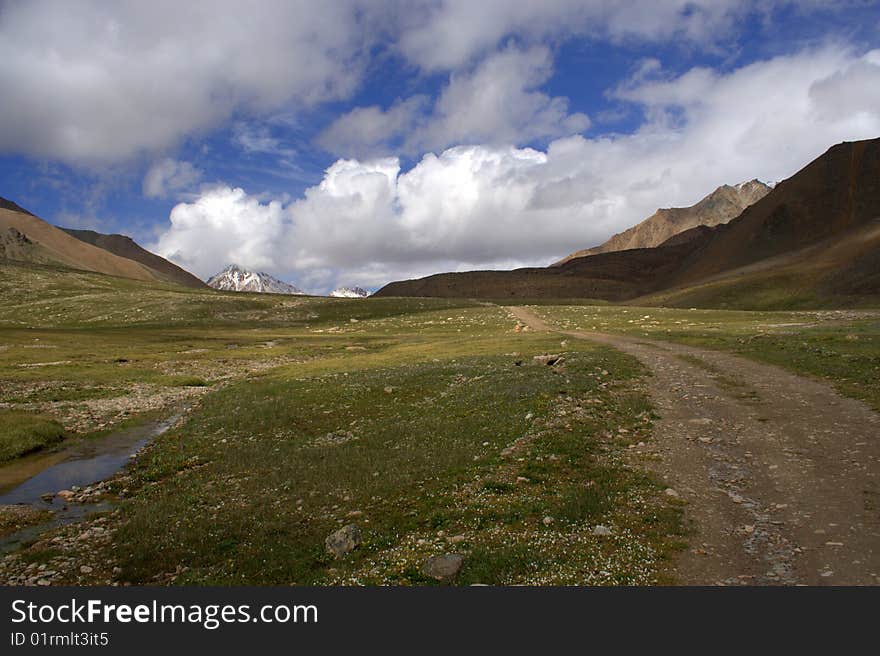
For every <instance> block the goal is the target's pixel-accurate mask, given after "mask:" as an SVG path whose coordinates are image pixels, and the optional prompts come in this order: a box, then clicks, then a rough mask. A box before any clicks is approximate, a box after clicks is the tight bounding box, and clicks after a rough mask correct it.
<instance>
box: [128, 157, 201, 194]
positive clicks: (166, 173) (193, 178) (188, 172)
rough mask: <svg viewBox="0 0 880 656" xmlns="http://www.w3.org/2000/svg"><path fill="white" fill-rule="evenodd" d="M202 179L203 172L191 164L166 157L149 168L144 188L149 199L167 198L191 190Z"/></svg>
mask: <svg viewBox="0 0 880 656" xmlns="http://www.w3.org/2000/svg"><path fill="white" fill-rule="evenodd" d="M201 179H202V171H201V170H199V169H198V168H196V167H195V166H193V165H192V164H191V163H189V162H182V161H180V160H176V159H172V158H170V157H166V158H165V159H163V160H161V161H159V162H156V163H155V164H153V165H152V166H151V167H150V168H149V170H148V171H147V174H146V175H145V176H144V182H143V185H142V187H143V192H144V196H146V197H147V198H167V197H168V196H170V195H171V194H172V193H174V192H179V191H185V190H187V189H190V188H191V187H192V186H193V185H194V184H195V183H197V182H198V181H199V180H201Z"/></svg>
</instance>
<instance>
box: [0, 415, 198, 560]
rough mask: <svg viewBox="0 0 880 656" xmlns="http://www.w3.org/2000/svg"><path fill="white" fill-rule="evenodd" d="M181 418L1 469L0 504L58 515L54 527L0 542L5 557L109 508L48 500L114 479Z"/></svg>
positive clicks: (45, 526) (38, 526)
mask: <svg viewBox="0 0 880 656" xmlns="http://www.w3.org/2000/svg"><path fill="white" fill-rule="evenodd" d="M181 414H182V413H178V414H175V415H174V416H172V417H170V418H168V419H165V420H163V421H155V422H150V423H146V424H141V425H139V426H134V427H132V428H126V429H123V430H120V431H116V432H114V433H110V434H109V435H105V436H104V437H100V438H95V439H89V440H79V441H77V442H73V443H71V444H70V445H68V446H66V447H62V448H61V449H59V450H57V451H54V452H51V453H36V454H33V455H30V456H25V457H24V458H19V459H18V460H16V461H14V462H11V463H9V464H6V465H2V466H0V505H5V504H10V505H11V504H25V505H28V506H31V507H33V508H37V509H40V510H51V511H52V512H53V517H52V519H51V520H50V521H48V522H45V523H42V524H36V525H33V526H28V527H27V528H25V529H22V530H21V531H18V532H16V533H13V534H10V535H5V536H2V537H0V553H8V552H10V551H13V550H15V549H17V548H19V547H20V546H21V545H22V544H23V543H25V542H27V541H29V540H32V539H33V538H34V537H36V536H37V535H39V534H40V533H42V532H44V531H46V530H47V529H49V528H52V527H54V526H59V525H62V524H69V523H71V522H75V521H77V520H79V519H81V518H82V517H83V516H84V515H86V514H88V513H91V512H95V511H98V510H106V509H107V508H109V507H110V505H109V504H108V503H98V504H95V503H84V504H83V503H75V502H72V501H67V500H64V499H62V498H61V497H58V496H52V497H51V499H50V498H48V496H47V495H50V494H51V495H54V494H55V493H56V492H58V491H60V490H70V489H71V488H73V487H79V488H83V487H86V486H88V485H91V484H93V483H97V482H99V481H102V480H104V479H107V478H109V477H111V476H112V475H113V474H115V473H116V472H118V471H120V470H121V469H122V468H123V467H124V466H125V465H126V464H127V463H128V461H129V460H130V459H131V456H132V455H133V454H134V453H136V452H137V451H138V450H139V449H141V448H142V447H144V446H145V445H146V444H147V443H148V442H150V440H152V439H153V438H155V437H157V436H158V435H161V434H162V433H164V432H165V431H167V430H168V429H169V428H171V426H172V425H173V424H174V423H175V422H176V421H177V420H178V419H179V418H180V416H181ZM44 497H45V498H44Z"/></svg>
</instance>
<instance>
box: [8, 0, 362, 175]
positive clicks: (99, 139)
mask: <svg viewBox="0 0 880 656" xmlns="http://www.w3.org/2000/svg"><path fill="white" fill-rule="evenodd" d="M356 3H357V0H350V1H349V0H339V1H337V2H330V3H325V4H324V5H322V6H321V8H320V10H319V11H316V10H315V6H314V3H312V2H307V1H299V2H296V1H293V0H265V1H263V2H261V3H260V6H259V8H258V9H255V8H253V7H250V6H247V5H245V4H242V3H241V2H236V1H233V0H222V1H221V0H217V1H216V2H211V3H196V2H183V3H181V2H176V1H171V0H154V1H152V2H140V1H137V0H129V1H120V2H113V3H106V2H99V1H92V2H89V1H83V2H77V3H75V4H74V3H69V2H63V1H53V0H30V1H28V2H15V3H5V4H3V8H2V11H0V89H3V95H4V101H3V102H2V103H0V151H14V152H21V153H25V154H28V155H32V156H37V157H48V158H52V159H60V160H63V161H66V162H69V163H74V164H78V165H79V164H83V163H89V162H93V163H101V162H112V161H119V160H123V159H126V158H129V157H132V156H134V155H137V154H138V153H140V152H142V151H147V152H158V151H161V150H163V149H167V148H168V147H171V146H173V145H174V144H176V143H178V142H179V141H180V140H181V139H182V138H183V137H184V136H186V135H189V134H192V133H196V132H199V131H204V130H207V129H210V128H213V127H216V126H218V125H219V124H220V123H221V122H223V121H224V120H226V119H227V118H228V117H229V116H230V115H231V114H232V113H233V112H234V111H236V112H237V111H241V112H245V113H247V112H250V113H255V114H260V113H264V112H268V111H272V110H275V109H277V108H279V107H282V106H285V107H286V106H288V105H290V104H292V105H294V106H297V107H303V106H312V105H314V104H316V103H320V102H324V101H327V100H336V99H340V98H345V97H347V96H348V95H349V94H350V93H351V92H352V91H353V89H354V88H355V86H356V84H357V83H358V82H359V80H360V77H361V71H362V68H363V66H364V64H365V62H364V55H363V52H364V51H363V48H364V45H365V43H366V39H367V38H368V35H369V34H371V33H372V30H371V29H369V25H366V24H365V21H367V20H370V19H369V17H368V16H364V15H363V13H359V12H357V11H355V7H356ZM364 13H366V12H364Z"/></svg>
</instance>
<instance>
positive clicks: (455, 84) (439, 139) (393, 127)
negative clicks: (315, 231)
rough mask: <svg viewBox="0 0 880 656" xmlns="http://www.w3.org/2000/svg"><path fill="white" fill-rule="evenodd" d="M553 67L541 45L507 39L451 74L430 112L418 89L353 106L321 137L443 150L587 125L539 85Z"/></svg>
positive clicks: (344, 143)
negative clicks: (382, 104)
mask: <svg viewBox="0 0 880 656" xmlns="http://www.w3.org/2000/svg"><path fill="white" fill-rule="evenodd" d="M552 74H553V60H552V57H551V55H550V51H549V50H548V49H547V48H546V47H534V48H530V49H528V50H522V49H519V48H515V47H513V46H508V47H506V48H504V49H503V50H501V51H499V52H497V53H494V54H493V55H491V56H489V57H487V58H485V59H484V60H483V61H481V62H480V63H479V65H477V66H475V67H474V68H472V69H470V70H466V71H463V72H459V73H454V74H452V75H451V76H450V78H449V82H448V84H447V85H446V86H445V87H444V88H443V90H442V91H441V92H440V94H439V96H438V98H437V100H436V102H435V103H434V105H433V108H431V110H430V111H424V112H423V111H421V110H423V108H424V107H425V105H426V99H425V98H424V97H423V96H418V97H414V98H410V99H408V100H407V101H405V102H397V103H395V104H394V105H393V106H392V107H390V108H389V109H388V110H387V111H383V110H381V109H380V108H378V107H364V108H356V109H354V110H352V111H351V112H349V113H347V114H345V115H343V116H341V117H340V118H338V119H337V120H336V121H334V122H333V123H332V124H331V125H330V127H329V128H327V130H326V131H325V132H324V133H323V134H322V135H321V136H320V137H319V140H318V141H319V143H320V144H321V145H322V146H324V147H325V148H327V149H328V150H330V151H331V152H334V153H337V154H342V155H346V156H350V155H355V156H359V155H374V154H376V153H380V152H387V151H388V150H389V146H390V145H394V144H392V143H389V142H394V143H396V145H397V146H398V151H399V152H404V153H406V154H413V153H422V152H425V151H427V150H442V149H443V148H446V147H447V146H449V145H452V144H462V143H481V144H489V145H496V144H526V143H530V142H532V141H533V140H536V139H547V138H555V137H560V136H568V135H571V134H576V133H579V132H583V131H584V130H586V129H587V128H588V127H589V125H590V121H589V119H588V118H587V116H586V115H585V114H582V113H580V112H575V113H569V111H568V99H567V98H564V97H561V96H556V97H551V96H548V95H547V94H545V93H543V92H542V91H540V90H539V89H540V87H541V86H542V85H543V84H544V83H545V82H547V81H548V80H549V79H550V77H551V76H552Z"/></svg>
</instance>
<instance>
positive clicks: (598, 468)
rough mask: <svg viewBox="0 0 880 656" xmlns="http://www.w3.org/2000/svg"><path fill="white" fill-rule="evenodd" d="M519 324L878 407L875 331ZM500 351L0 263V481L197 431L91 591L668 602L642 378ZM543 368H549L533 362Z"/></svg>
mask: <svg viewBox="0 0 880 656" xmlns="http://www.w3.org/2000/svg"><path fill="white" fill-rule="evenodd" d="M23 290H24V291H23ZM535 310H536V311H537V312H538V313H539V314H541V315H542V316H544V317H545V318H546V319H547V320H548V321H551V322H554V323H556V325H558V326H560V327H562V328H582V329H586V330H599V331H605V332H615V331H616V332H625V333H628V334H636V335H643V336H648V337H652V338H659V339H670V340H678V341H682V342H686V343H689V344H694V345H699V346H705V347H710V348H720V349H728V350H731V351H734V352H737V353H742V354H743V355H746V356H749V357H754V358H757V359H760V360H764V361H767V362H771V363H774V364H780V365H782V366H786V367H790V368H792V369H794V370H796V371H799V372H801V373H806V374H810V375H815V376H818V377H823V378H826V379H828V380H830V381H831V382H832V383H833V384H835V385H837V386H838V388H839V389H840V390H841V391H842V392H843V393H845V394H850V395H852V396H855V397H857V398H862V399H865V400H866V401H868V402H869V403H872V404H873V405H874V407H878V406H880V391H878V385H877V380H878V378H880V376H878V373H880V369H878V366H880V349H878V339H880V318H878V316H877V315H876V314H872V313H870V312H827V311H825V312H808V311H803V312H743V311H736V312H734V311H711V310H693V311H691V310H667V309H657V308H650V309H645V308H633V307H622V306H611V305H607V304H603V305H584V304H581V303H576V304H567V305H552V304H549V303H544V304H541V305H539V306H535ZM513 328H514V321H513V319H512V318H511V317H510V316H509V315H508V313H507V311H506V310H505V309H504V308H503V307H501V306H500V305H496V304H492V303H477V302H472V301H467V300H461V301H455V300H448V299H393V298H389V299H385V298H380V299H367V300H358V299H353V300H346V299H328V298H310V297H289V296H276V295H258V294H233V293H220V292H213V291H200V290H188V289H182V288H178V287H171V286H169V287H156V286H149V285H146V284H142V283H138V282H135V281H129V280H122V279H117V278H111V277H107V276H101V275H97V274H90V273H86V272H70V271H64V270H58V269H53V268H51V267H39V266H18V265H10V264H0V417H10V418H12V417H14V418H15V419H14V421H4V429H3V430H2V431H0V458H3V457H5V458H14V457H15V456H17V455H19V454H21V453H25V452H27V451H31V450H33V449H34V448H40V447H43V448H50V449H51V448H56V446H57V444H59V443H60V444H62V445H63V444H65V443H67V442H68V441H69V440H82V439H91V438H92V437H94V436H95V435H100V434H102V433H106V432H107V431H110V430H113V429H114V428H115V427H117V426H122V425H128V424H130V423H133V422H138V421H143V420H144V419H146V418H148V417H157V416H170V415H171V414H173V413H174V411H175V410H176V409H178V408H180V407H183V406H186V407H189V408H190V411H189V412H188V413H187V414H186V416H185V418H184V420H183V421H182V422H181V423H179V424H178V425H176V426H175V427H174V428H172V429H171V430H170V431H168V432H167V433H165V434H163V435H161V436H160V437H158V438H157V439H156V440H155V441H154V442H153V443H152V444H151V445H150V446H149V447H147V449H145V450H144V451H143V452H142V454H141V455H140V457H139V458H137V460H135V461H134V462H133V464H132V465H131V466H130V467H129V468H128V469H127V470H126V471H125V472H124V473H122V474H121V475H119V476H117V477H116V478H115V479H114V480H113V481H112V484H111V486H110V487H111V490H112V492H113V493H114V495H117V496H116V497H114V503H115V504H116V505H115V508H116V509H115V510H114V511H113V512H112V513H110V514H108V515H106V517H105V520H104V521H107V522H109V525H110V526H111V528H112V535H113V539H112V540H110V541H107V542H102V543H101V544H99V545H97V546H95V545H91V546H89V547H88V549H90V550H92V551H93V552H94V553H95V554H97V555H98V556H100V558H99V559H98V560H99V561H100V562H101V563H105V564H106V567H104V566H102V567H103V569H102V568H98V569H96V571H94V573H92V574H89V575H88V576H86V575H82V574H80V573H74V574H71V575H70V577H69V578H68V579H67V582H72V583H90V582H106V581H107V580H113V581H117V582H121V583H126V582H130V583H146V584H199V585H202V584H209V585H215V584H216V585H220V584H308V585H332V584H400V585H421V584H431V583H434V582H435V581H433V579H430V578H428V577H427V576H426V575H425V574H424V573H423V572H422V571H421V568H422V564H423V563H424V562H425V561H426V560H427V559H428V558H429V557H430V556H433V555H439V554H444V553H456V554H460V555H462V556H463V557H464V564H463V567H462V570H461V572H460V574H459V576H458V577H457V579H456V582H457V583H459V584H471V583H488V584H514V583H524V584H647V583H669V582H674V580H673V579H672V575H671V571H672V558H673V556H674V554H675V553H676V552H677V551H678V550H679V549H681V548H683V546H684V544H685V542H686V538H687V535H686V531H685V528H684V524H683V520H682V511H683V508H682V505H681V502H680V501H678V500H677V499H675V498H672V497H670V496H668V495H664V494H663V493H662V492H663V489H664V487H665V486H663V485H662V484H661V482H660V481H658V480H657V479H656V477H655V476H654V475H653V474H651V472H650V451H651V443H652V439H653V438H652V421H653V419H655V415H654V413H653V408H652V406H651V403H650V400H649V398H648V395H647V393H646V391H645V380H646V376H647V375H648V374H647V372H646V371H645V370H644V369H643V368H642V366H641V365H640V364H639V363H638V361H637V360H635V359H634V358H632V357H630V356H628V355H626V354H623V353H621V352H619V351H616V350H614V349H611V348H608V347H604V346H600V345H597V344H593V343H590V342H588V341H585V340H577V339H571V338H568V339H567V340H566V342H565V344H564V345H563V344H562V342H561V340H562V338H561V337H560V336H559V335H553V334H547V333H536V332H515V331H514V329H513ZM546 353H562V354H563V355H564V357H565V361H564V363H563V364H561V365H557V366H545V365H542V364H538V363H536V362H534V361H533V356H535V355H539V354H546ZM61 440H65V441H61ZM635 447H637V448H635ZM4 454H5V455H4ZM351 523H354V524H357V525H358V526H359V527H360V529H361V531H362V535H363V541H362V544H361V545H360V546H359V547H358V548H357V549H356V550H354V551H353V552H351V553H349V554H348V555H346V556H344V557H342V558H335V557H333V556H332V555H330V554H328V552H327V551H326V549H325V548H324V540H325V538H326V536H327V535H328V534H329V533H331V532H332V531H334V530H336V529H338V528H339V527H341V526H344V525H346V524H351ZM66 530H70V529H66ZM47 545H48V546H47ZM51 545H52V543H51V542H45V541H38V542H37V543H35V544H34V545H32V546H31V547H30V548H29V549H28V550H27V558H28V559H29V562H49V561H50V560H51V559H52V558H53V557H54V554H55V552H56V551H57V550H56V549H55V548H54V547H53V546H51ZM82 548H84V549H85V548H86V547H82ZM93 555H94V554H93ZM111 571H112V573H111Z"/></svg>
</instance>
